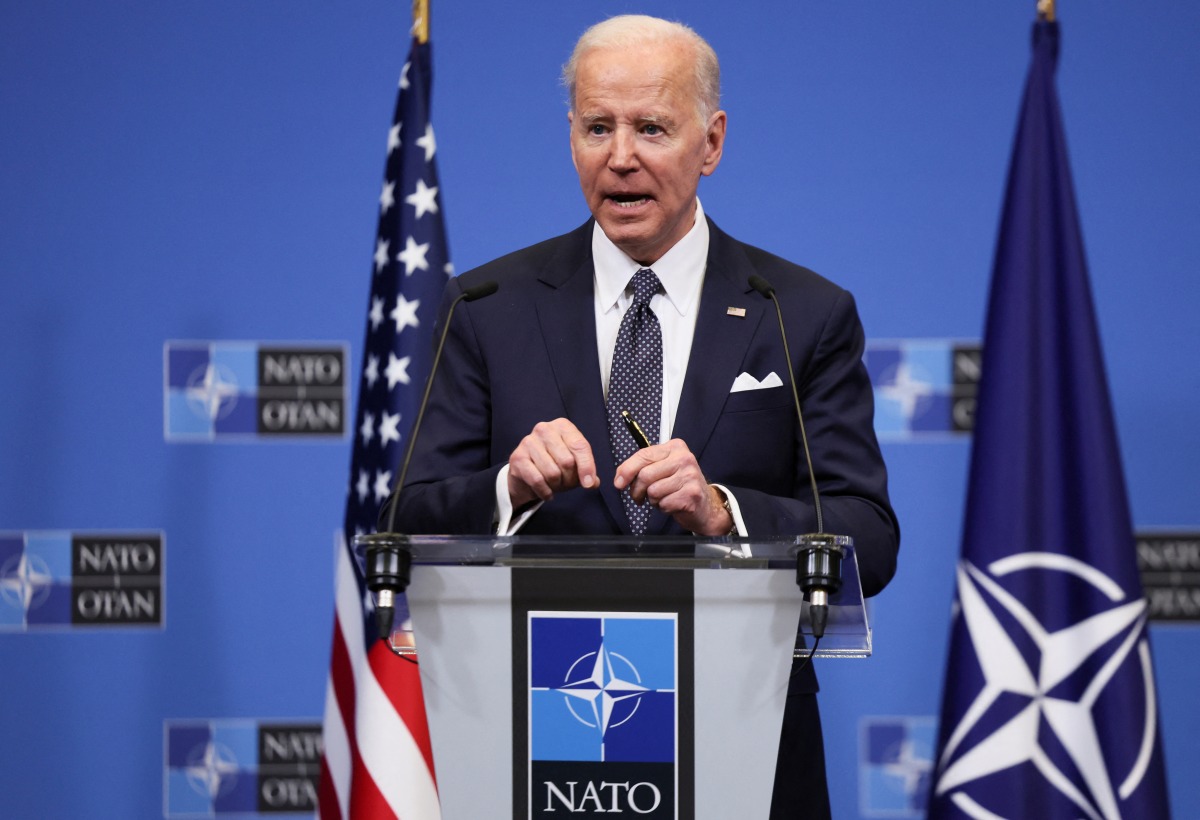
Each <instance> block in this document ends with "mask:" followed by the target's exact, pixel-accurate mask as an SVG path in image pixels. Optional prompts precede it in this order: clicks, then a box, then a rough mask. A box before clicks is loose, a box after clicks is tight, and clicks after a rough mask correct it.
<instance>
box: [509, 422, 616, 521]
mask: <svg viewBox="0 0 1200 820" xmlns="http://www.w3.org/2000/svg"><path fill="white" fill-rule="evenodd" d="M599 486H600V478H599V477H598V476H597V475H596V460H595V459H594V458H593V457H592V446H591V445H590V444H588V441H587V439H586V438H584V437H583V433H580V432H579V428H577V427H576V426H575V425H574V424H572V423H571V422H569V421H567V420H566V419H555V420H554V421H542V422H538V424H537V425H536V426H535V427H534V428H533V432H531V433H530V434H529V435H527V436H525V438H523V439H521V443H520V444H518V445H517V449H515V450H513V451H512V455H510V456H509V457H508V497H509V498H510V499H511V500H512V505H513V509H514V510H519V509H520V508H521V507H524V506H525V505H526V504H529V503H531V502H533V501H537V500H539V499H540V500H542V501H549V500H550V499H551V498H553V497H554V494H555V493H557V492H562V491H564V490H570V489H572V488H574V487H584V488H586V489H591V488H593V487H599Z"/></svg>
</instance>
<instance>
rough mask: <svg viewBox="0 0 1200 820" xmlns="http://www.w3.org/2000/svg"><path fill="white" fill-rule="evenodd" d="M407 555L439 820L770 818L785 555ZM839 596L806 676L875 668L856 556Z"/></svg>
mask: <svg viewBox="0 0 1200 820" xmlns="http://www.w3.org/2000/svg"><path fill="white" fill-rule="evenodd" d="M368 538H369V536H368ZM408 544H409V547H410V548H411V551H412V555H413V566H412V573H411V583H410V585H409V587H408V590H407V595H408V604H409V609H410V612H411V615H412V624H413V632H414V638H415V644H416V647H417V649H418V650H419V652H420V670H421V683H422V687H423V690H424V695H425V706H426V711H427V714H428V718H429V724H430V734H431V738H432V743H433V756H434V765H435V770H436V774H437V782H438V792H439V796H440V799H441V805H442V818H443V820H481V818H507V817H513V818H522V819H524V818H534V817H537V818H555V817H572V818H578V817H593V816H601V815H603V816H604V817H612V816H625V817H644V818H681V820H688V819H689V818H697V819H698V820H703V819H704V818H711V819H712V820H728V819H729V818H733V817H738V818H747V820H756V818H766V817H767V815H768V811H769V807H770V800H771V791H772V785H773V782H774V773H775V760H776V754H777V751H778V743H779V732H780V727H781V724H782V715H783V707H784V702H785V696H786V692H787V687H788V679H789V675H790V674H791V669H792V662H793V656H794V655H799V654H807V650H805V649H803V647H804V646H805V645H809V646H811V645H812V639H811V636H804V634H803V633H804V631H805V629H806V628H807V622H808V619H807V616H806V615H805V616H804V617H802V615H803V614H804V613H803V610H804V608H805V607H806V604H804V603H803V600H802V594H801V592H800V589H799V588H798V587H797V584H796V553H797V539H769V540H763V539H729V538H721V539H700V538H647V539H641V540H638V539H632V538H595V537H579V536H572V537H545V536H538V537H533V536H525V537H522V536H515V537H503V538H497V537H488V538H478V537H448V536H427V537H418V536H413V537H411V538H409V539H408ZM842 576H843V584H842V587H841V590H840V591H839V592H838V593H837V594H835V595H833V596H831V598H830V607H829V611H830V615H829V620H828V625H827V626H826V629H825V635H824V637H823V639H822V640H821V642H820V647H819V650H818V651H817V652H816V655H817V657H866V656H868V655H870V652H871V631H870V626H869V623H868V621H867V618H866V611H865V608H864V606H863V600H862V592H861V587H860V585H859V579H858V568H857V563H856V562H855V560H854V557H853V551H852V548H851V549H849V550H848V554H847V555H846V557H845V558H844V559H843V571H842ZM798 624H800V626H801V629H800V634H799V635H798V629H797V625H798Z"/></svg>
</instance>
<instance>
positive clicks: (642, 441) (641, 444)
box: [621, 410, 650, 450]
mask: <svg viewBox="0 0 1200 820" xmlns="http://www.w3.org/2000/svg"><path fill="white" fill-rule="evenodd" d="M621 418H623V419H625V426H626V427H628V428H629V435H631V436H633V440H634V442H635V443H636V444H637V446H638V449H639V450H645V449H646V448H647V447H649V446H650V439H648V438H646V434H645V433H643V432H642V428H641V427H640V426H638V423H637V422H636V421H634V418H633V416H631V415H630V414H629V411H628V410H622V411H621Z"/></svg>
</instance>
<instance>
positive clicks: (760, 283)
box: [748, 273, 775, 299]
mask: <svg viewBox="0 0 1200 820" xmlns="http://www.w3.org/2000/svg"><path fill="white" fill-rule="evenodd" d="M748 281H749V282H750V287H752V288H754V289H755V290H756V291H758V292H759V293H761V294H762V295H763V296H765V297H767V298H768V299H770V298H771V296H773V295H774V293H775V288H773V287H771V283H770V282H768V281H767V280H766V279H763V278H762V277H761V276H759V275H758V274H757V273H756V274H754V275H753V276H751V277H750V279H749V280H748Z"/></svg>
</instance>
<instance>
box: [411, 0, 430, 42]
mask: <svg viewBox="0 0 1200 820" xmlns="http://www.w3.org/2000/svg"><path fill="white" fill-rule="evenodd" d="M412 36H413V37H414V38H416V41H417V42H418V43H421V44H422V45H424V44H425V43H428V42H429V0H413V25H412Z"/></svg>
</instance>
